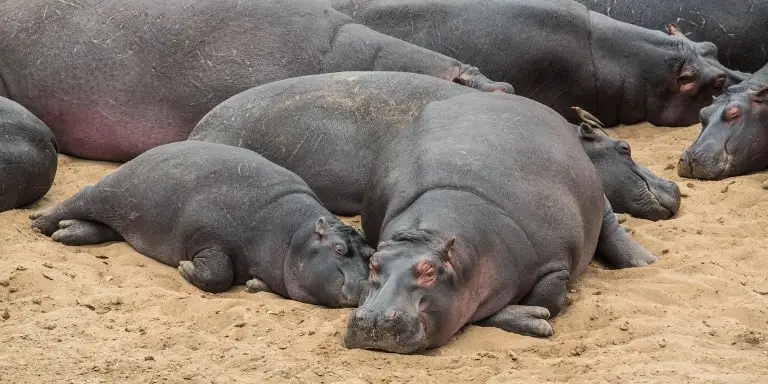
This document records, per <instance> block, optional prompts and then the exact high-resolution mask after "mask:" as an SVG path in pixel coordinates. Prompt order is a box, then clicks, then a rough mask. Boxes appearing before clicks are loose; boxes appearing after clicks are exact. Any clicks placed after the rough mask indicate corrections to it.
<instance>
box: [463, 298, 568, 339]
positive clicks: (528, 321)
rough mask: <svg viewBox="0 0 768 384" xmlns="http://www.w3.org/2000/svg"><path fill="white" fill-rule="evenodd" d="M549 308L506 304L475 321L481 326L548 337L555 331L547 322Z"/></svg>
mask: <svg viewBox="0 0 768 384" xmlns="http://www.w3.org/2000/svg"><path fill="white" fill-rule="evenodd" d="M547 319H549V310H547V309H546V308H544V307H533V306H528V305H508V306H506V307H504V308H502V309H501V310H500V311H499V312H497V313H496V314H494V315H492V316H491V317H489V318H487V319H485V320H480V321H478V322H476V323H475V324H476V325H479V326H481V327H496V328H501V329H503V330H505V331H507V332H512V333H517V334H520V335H526V336H535V337H548V336H552V335H553V334H554V333H555V331H554V330H553V329H552V326H551V325H549V322H547Z"/></svg>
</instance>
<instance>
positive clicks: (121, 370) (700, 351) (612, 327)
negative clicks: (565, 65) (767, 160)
mask: <svg viewBox="0 0 768 384" xmlns="http://www.w3.org/2000/svg"><path fill="white" fill-rule="evenodd" d="M699 130H700V127H699V126H693V127H690V128H683V129H668V128H655V127H651V126H649V125H637V126H630V127H620V128H617V129H614V130H610V131H609V132H610V133H611V135H612V136H614V137H623V138H626V139H627V140H628V141H629V142H630V144H631V145H632V147H633V155H634V157H635V159H636V160H637V161H639V162H641V163H643V164H647V165H648V166H649V168H650V169H651V170H652V171H654V172H655V173H657V174H660V175H663V176H664V177H667V178H670V179H672V180H675V181H676V182H678V183H679V184H680V185H681V187H683V189H684V190H685V191H686V192H687V194H688V197H685V198H683V203H682V208H681V210H680V213H679V214H678V215H677V217H675V218H674V219H672V220H668V221H664V222H657V223H654V222H650V221H645V220H639V219H633V218H630V219H629V220H627V221H626V222H625V225H626V226H627V227H628V228H630V229H631V230H632V231H633V233H634V234H633V236H634V237H635V238H636V239H637V240H638V241H639V242H640V243H642V244H643V245H645V246H646V247H648V248H649V249H651V250H652V251H653V252H655V253H656V254H658V255H660V256H661V257H662V259H661V261H660V262H658V263H657V264H654V265H653V266H651V267H649V268H643V269H631V270H620V271H608V270H603V269H601V268H600V267H598V266H596V265H595V266H591V267H590V269H589V271H588V272H587V273H586V275H585V276H583V278H582V279H581V280H580V281H579V282H578V283H577V284H576V286H575V288H574V289H573V290H572V291H571V293H570V294H569V297H570V299H571V300H572V304H571V305H570V307H568V309H567V310H566V311H565V312H564V313H563V314H561V315H560V316H559V317H557V318H556V319H555V320H554V321H553V325H554V328H555V336H553V337H552V338H550V339H534V338H530V337H524V336H518V335H514V334H510V333H506V332H504V331H501V330H499V329H491V328H482V327H476V326H470V327H468V328H467V329H466V330H465V331H463V332H461V333H460V334H459V335H457V336H456V337H454V339H453V340H451V341H450V342H449V343H448V344H447V345H445V346H443V347H441V348H439V349H435V350H430V351H427V352H426V353H423V354H421V355H415V356H404V355H396V354H388V353H383V352H370V351H363V350H347V349H345V348H344V347H343V344H342V338H343V335H344V332H345V325H346V321H347V318H348V316H349V313H350V310H348V309H343V310H329V309H324V308H320V307H316V306H312V305H307V304H302V303H298V302H293V301H289V300H284V299H281V298H279V297H277V296H275V295H272V294H267V293H258V294H248V293H246V292H244V291H243V289H242V287H236V288H233V289H232V290H230V291H229V292H227V293H224V294H220V295H212V294H204V293H202V292H201V291H199V290H197V289H196V288H194V287H193V286H191V285H190V284H188V283H186V282H185V281H184V280H183V279H182V278H181V276H180V275H179V274H178V273H177V271H176V269H174V268H171V267H167V266H164V265H162V264H159V263H157V262H155V261H153V260H151V259H149V258H147V257H144V256H142V255H140V254H138V253H136V252H135V251H134V250H132V249H131V248H130V246H128V245H127V244H125V243H111V244H108V245H103V246H91V247H66V246H62V245H59V244H56V243H54V242H53V241H51V240H50V239H48V238H46V237H44V236H42V235H40V234H36V233H33V232H32V231H31V230H30V229H29V223H28V219H27V215H28V214H29V212H30V211H31V210H35V209H39V208H40V207H44V206H48V205H51V204H54V203H56V202H59V201H61V200H63V199H65V198H66V197H68V196H70V195H72V194H74V193H75V192H76V191H78V190H79V189H80V188H82V187H83V186H85V185H88V184H92V183H94V182H96V181H97V180H99V179H100V178H101V177H103V176H104V175H106V174H108V173H109V172H111V171H113V170H114V169H116V167H117V165H116V164H111V163H99V162H91V161H83V160H77V159H73V158H70V157H67V156H61V157H60V170H59V173H58V176H57V178H56V182H55V185H54V187H53V189H52V191H51V192H50V193H49V194H48V196H46V197H45V198H44V199H43V200H42V201H40V202H39V203H37V204H36V205H35V206H33V207H30V209H29V210H16V211H11V212H5V213H2V214H0V223H1V224H2V225H0V382H2V383H19V384H21V383H295V382H310V383H350V384H351V383H419V384H426V383H445V382H453V383H484V382H487V383H505V382H526V383H565V382H568V383H749V384H756V383H768V252H767V250H768V190H765V189H763V188H761V186H762V183H763V181H765V180H766V179H768V174H766V173H763V174H754V175H749V176H744V177H738V178H734V179H730V180H726V181H718V182H704V181H693V180H686V179H681V178H679V177H677V175H676V173H675V170H674V169H668V168H669V166H668V165H671V164H675V163H676V160H677V157H678V155H679V153H680V151H681V150H682V149H683V148H684V147H685V146H686V145H687V143H689V142H690V141H691V140H693V139H695V137H696V135H697V134H698V132H699Z"/></svg>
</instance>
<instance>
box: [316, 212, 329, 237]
mask: <svg viewBox="0 0 768 384" xmlns="http://www.w3.org/2000/svg"><path fill="white" fill-rule="evenodd" d="M315 232H316V233H317V234H318V235H320V237H323V236H325V234H326V232H328V220H326V219H325V216H320V218H319V219H317V221H316V222H315Z"/></svg>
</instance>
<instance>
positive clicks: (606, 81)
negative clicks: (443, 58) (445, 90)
mask: <svg viewBox="0 0 768 384" xmlns="http://www.w3.org/2000/svg"><path fill="white" fill-rule="evenodd" d="M334 6H335V7H336V8H337V9H339V10H341V11H343V12H346V13H348V14H350V15H352V16H353V18H354V19H355V21H357V22H359V23H361V24H364V25H366V26H368V27H370V28H372V29H374V30H376V31H379V32H382V33H385V34H387V35H391V36H394V37H397V38H400V39H403V40H405V41H408V42H411V43H414V44H416V45H419V46H422V47H425V48H428V49H432V50H435V51H437V52H440V53H443V54H446V55H448V56H451V57H453V58H456V59H457V60H460V61H461V60H472V63H473V64H474V65H477V66H478V68H480V70H481V71H482V72H483V73H484V74H485V75H486V76H489V77H490V78H493V79H494V80H498V81H508V82H511V83H512V84H514V86H515V93H516V94H518V95H521V96H525V97H529V98H532V99H534V100H537V101H539V102H541V103H543V104H545V105H547V106H549V107H551V108H553V109H555V111H557V112H559V113H560V114H562V115H563V116H565V117H566V118H568V119H569V120H570V121H572V122H578V118H577V116H576V114H575V113H574V112H573V111H571V110H570V107H571V106H579V107H582V108H584V109H585V110H588V111H590V112H591V113H593V114H594V115H595V116H597V117H598V118H599V119H600V120H602V121H603V122H604V123H605V124H607V125H609V126H613V125H617V124H619V123H624V124H633V123H637V122H641V121H649V122H651V123H653V124H656V125H661V126H688V125H691V124H695V123H696V122H697V121H698V113H699V110H700V109H701V108H702V107H704V106H707V105H709V104H711V103H712V96H713V95H716V94H718V93H720V92H721V91H722V90H723V87H724V86H726V85H729V84H732V83H737V82H740V81H742V80H744V79H745V76H744V74H741V73H737V72H733V71H730V70H728V69H727V68H725V67H724V66H722V65H721V64H720V63H718V62H717V60H716V56H717V48H716V47H715V46H714V45H713V44H712V43H694V42H692V41H690V40H687V39H685V38H681V37H677V36H669V35H668V34H666V33H664V32H662V31H658V30H649V29H645V28H641V27H638V26H635V25H631V24H627V23H623V22H620V21H617V20H614V19H611V18H609V17H607V16H604V15H602V14H599V13H595V12H590V11H588V10H587V9H586V8H585V7H584V6H583V5H581V4H578V3H576V2H575V1H571V0H538V1H530V0H387V1H383V0H335V1H334Z"/></svg>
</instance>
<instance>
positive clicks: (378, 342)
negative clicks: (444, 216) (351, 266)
mask: <svg viewBox="0 0 768 384" xmlns="http://www.w3.org/2000/svg"><path fill="white" fill-rule="evenodd" d="M454 242H455V241H454V239H453V238H451V239H449V240H447V241H446V240H443V239H441V238H439V237H437V236H435V235H433V234H432V233H430V232H427V231H422V230H418V231H403V232H398V233H396V234H395V235H394V236H392V238H391V240H388V241H385V242H382V243H381V244H380V245H379V249H378V250H377V251H376V253H374V254H373V256H372V257H371V264H370V274H369V277H368V294H367V296H366V297H365V298H364V300H363V301H362V302H361V305H360V307H358V308H357V309H356V310H355V311H354V312H352V314H351V315H350V317H349V326H348V328H347V335H346V337H345V344H346V346H347V348H361V349H376V350H384V351H389V352H396V353H414V352H418V351H420V350H423V349H425V348H430V347H435V346H439V345H442V344H444V343H446V342H447V341H448V339H450V338H451V336H453V334H454V333H455V332H456V331H457V330H458V329H459V328H460V327H461V326H462V325H463V323H462V318H461V317H462V316H461V315H460V311H459V308H457V305H456V303H458V302H459V300H458V298H459V282H460V277H459V276H458V275H457V273H456V271H455V270H454V268H453V263H452V258H453V257H454V252H455V247H456V246H455V245H454Z"/></svg>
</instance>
